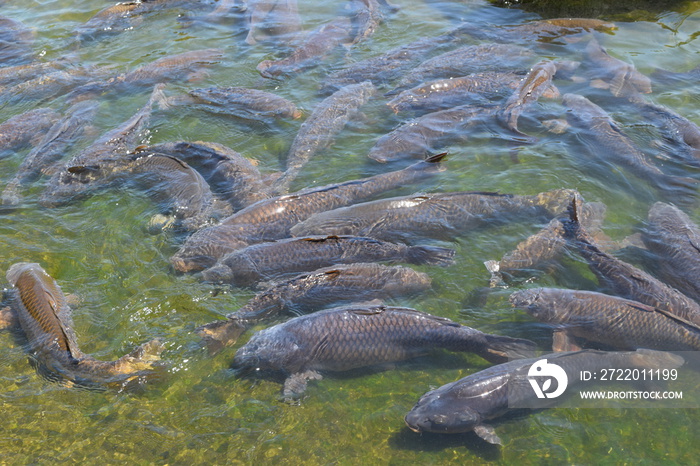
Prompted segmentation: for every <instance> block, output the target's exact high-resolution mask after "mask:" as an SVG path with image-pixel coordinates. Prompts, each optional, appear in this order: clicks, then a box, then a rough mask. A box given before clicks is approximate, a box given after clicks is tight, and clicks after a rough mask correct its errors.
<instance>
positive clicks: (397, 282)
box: [197, 263, 431, 352]
mask: <svg viewBox="0 0 700 466" xmlns="http://www.w3.org/2000/svg"><path fill="white" fill-rule="evenodd" d="M430 287H431V280H430V277H429V276H428V275H427V274H425V273H423V272H417V271H415V270H413V269H411V268H409V267H402V266H386V265H381V264H374V263H355V264H345V265H342V264H341V265H336V266H332V267H324V268H322V269H319V270H316V271H314V272H310V273H307V274H301V275H297V276H296V277H294V278H292V279H290V280H287V281H284V282H281V283H278V284H276V285H273V286H271V287H270V288H268V289H267V290H265V291H262V292H260V293H258V294H257V295H255V296H254V297H253V298H252V299H251V300H250V301H249V302H248V303H247V304H246V305H245V306H243V307H242V308H240V309H239V310H238V311H236V312H233V313H231V314H229V315H227V316H226V318H227V319H226V320H223V321H216V322H212V323H210V324H207V325H204V326H202V327H199V328H198V329H197V332H198V333H199V335H200V336H201V337H202V338H203V339H204V343H205V344H206V346H207V347H208V348H209V350H210V351H212V352H215V351H218V350H219V349H220V348H222V347H223V346H228V345H231V344H233V343H235V342H236V340H237V339H238V337H239V336H240V335H241V334H242V333H243V332H245V331H246V330H247V329H248V328H250V327H251V326H253V325H255V324H256V323H258V322H264V321H270V320H274V319H276V318H278V317H279V316H280V314H282V313H283V312H297V313H309V312H312V311H317V310H319V309H322V308H324V307H329V306H332V305H338V304H343V303H350V302H362V301H370V300H373V299H393V298H399V297H402V296H406V295H415V294H419V293H424V292H426V291H428V290H429V289H430Z"/></svg>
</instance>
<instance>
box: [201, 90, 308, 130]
mask: <svg viewBox="0 0 700 466" xmlns="http://www.w3.org/2000/svg"><path fill="white" fill-rule="evenodd" d="M188 94H189V95H190V96H191V97H192V98H193V99H194V104H193V105H195V106H196V107H198V108H203V109H205V110H207V111H209V112H213V113H220V114H224V115H231V116H234V117H237V118H242V119H245V120H254V121H263V122H267V121H270V120H273V119H277V118H299V117H300V116H301V110H299V109H298V108H297V106H296V105H295V104H294V103H293V102H291V101H290V100H288V99H285V98H284V97H281V96H279V95H277V94H273V93H272V92H267V91H262V90H260V89H251V88H247V87H208V88H201V89H193V90H191V91H189V92H188Z"/></svg>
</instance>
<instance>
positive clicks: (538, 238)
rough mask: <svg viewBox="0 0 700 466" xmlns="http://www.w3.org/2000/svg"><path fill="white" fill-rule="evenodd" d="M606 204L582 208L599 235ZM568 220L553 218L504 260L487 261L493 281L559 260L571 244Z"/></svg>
mask: <svg viewBox="0 0 700 466" xmlns="http://www.w3.org/2000/svg"><path fill="white" fill-rule="evenodd" d="M605 210H606V207H605V204H603V203H601V202H589V203H585V204H583V207H582V208H581V218H580V221H581V223H582V225H583V226H584V227H585V228H586V231H588V232H590V233H591V234H595V233H597V232H598V231H599V230H600V227H601V224H602V222H603V217H604V215H605ZM564 222H565V219H563V218H561V217H558V218H554V219H552V220H551V221H550V222H549V223H548V224H547V225H546V226H545V227H544V228H543V229H542V230H540V231H538V232H537V233H535V234H534V235H532V236H530V237H529V238H527V239H526V240H524V241H522V242H521V243H519V244H518V245H517V246H516V248H515V249H514V250H513V251H511V252H509V253H507V254H505V255H504V256H503V257H502V258H501V260H500V261H495V260H491V261H486V262H484V265H485V266H486V268H487V270H488V271H489V272H491V284H492V286H493V285H496V284H499V283H503V282H504V278H505V277H504V276H507V277H512V276H514V275H519V274H523V273H529V272H530V271H531V269H532V268H535V267H538V268H539V267H542V266H543V265H546V264H549V263H552V262H554V261H556V260H557V259H559V258H560V257H561V255H562V254H563V253H564V249H565V247H566V244H567V240H566V226H565V223H564Z"/></svg>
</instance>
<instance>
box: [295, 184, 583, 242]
mask: <svg viewBox="0 0 700 466" xmlns="http://www.w3.org/2000/svg"><path fill="white" fill-rule="evenodd" d="M573 194H574V192H573V191H571V190H565V189H562V190H554V191H548V192H544V193H541V194H536V195H533V196H519V195H514V194H498V193H484V192H470V191H460V192H449V193H433V194H424V195H418V196H416V195H412V196H401V197H394V198H389V199H380V200H377V201H370V202H364V203H361V204H355V205H350V206H348V207H341V208H337V209H335V210H329V211H327V212H320V213H318V214H315V215H313V216H311V217H310V218H309V219H308V220H305V221H304V222H302V223H300V224H299V225H297V226H295V227H293V228H292V230H291V232H292V234H293V235H294V236H308V235H322V234H328V235H356V236H369V237H371V238H377V239H381V240H384V241H392V242H402V243H409V244H410V243H413V242H415V241H416V240H417V239H424V238H429V239H439V240H445V241H454V240H455V239H456V238H459V237H463V236H464V235H465V234H466V233H468V232H469V231H470V230H473V229H476V228H480V227H485V226H488V225H497V224H501V223H503V222H505V221H506V220H509V219H513V218H514V217H519V218H523V217H525V218H529V219H534V218H538V217H539V218H552V217H553V216H556V215H558V214H560V213H561V212H563V211H565V210H566V206H568V204H569V203H570V201H571V198H572V196H573Z"/></svg>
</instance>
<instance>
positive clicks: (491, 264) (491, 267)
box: [484, 260, 506, 288]
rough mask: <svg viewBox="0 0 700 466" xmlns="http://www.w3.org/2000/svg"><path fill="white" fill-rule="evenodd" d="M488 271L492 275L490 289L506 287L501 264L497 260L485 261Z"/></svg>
mask: <svg viewBox="0 0 700 466" xmlns="http://www.w3.org/2000/svg"><path fill="white" fill-rule="evenodd" d="M484 265H485V266H486V270H488V271H489V273H490V274H491V278H490V279H489V288H496V287H499V286H506V283H505V280H503V275H501V262H500V261H497V260H490V261H484Z"/></svg>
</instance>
